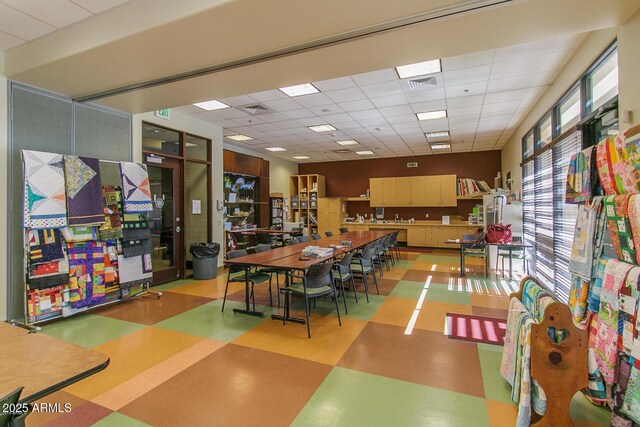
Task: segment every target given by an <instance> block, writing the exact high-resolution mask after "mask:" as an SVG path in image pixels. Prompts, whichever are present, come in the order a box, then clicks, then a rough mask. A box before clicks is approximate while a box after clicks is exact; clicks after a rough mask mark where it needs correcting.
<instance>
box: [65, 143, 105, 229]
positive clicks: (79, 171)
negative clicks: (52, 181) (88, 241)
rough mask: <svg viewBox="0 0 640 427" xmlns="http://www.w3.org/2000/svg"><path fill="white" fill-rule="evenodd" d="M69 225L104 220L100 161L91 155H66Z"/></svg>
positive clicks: (94, 222)
mask: <svg viewBox="0 0 640 427" xmlns="http://www.w3.org/2000/svg"><path fill="white" fill-rule="evenodd" d="M64 173H65V180H66V190H67V206H68V209H69V215H68V217H69V225H76V226H77V225H85V226H86V225H99V224H102V223H103V222H104V210H103V203H102V181H101V179H100V161H99V160H98V159H93V158H90V157H78V156H69V155H65V156H64Z"/></svg>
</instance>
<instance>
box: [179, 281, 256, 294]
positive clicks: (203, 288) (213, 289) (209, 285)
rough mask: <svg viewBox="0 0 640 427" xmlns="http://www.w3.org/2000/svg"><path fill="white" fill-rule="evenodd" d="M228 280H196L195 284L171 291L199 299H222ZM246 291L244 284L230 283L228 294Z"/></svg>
mask: <svg viewBox="0 0 640 427" xmlns="http://www.w3.org/2000/svg"><path fill="white" fill-rule="evenodd" d="M225 284H226V278H225V279H222V278H216V279H211V280H196V281H194V282H193V283H188V284H186V285H183V286H180V287H178V288H175V289H171V291H170V292H175V293H178V294H187V295H194V296H198V297H208V298H222V297H223V296H224V287H225ZM239 291H244V283H234V282H232V283H229V291H228V293H234V292H239Z"/></svg>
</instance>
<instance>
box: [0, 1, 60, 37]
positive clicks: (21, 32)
mask: <svg viewBox="0 0 640 427" xmlns="http://www.w3.org/2000/svg"><path fill="white" fill-rule="evenodd" d="M0 28H2V30H3V32H5V33H7V34H10V35H12V36H14V37H18V38H21V39H24V40H33V39H35V38H38V37H41V36H44V35H45V34H48V33H50V32H52V31H54V30H55V29H56V27H54V26H53V25H49V24H47V23H45V22H42V21H40V20H38V19H36V18H34V17H32V16H29V15H27V14H26V13H22V12H20V11H18V10H16V9H13V8H11V7H9V6H6V5H4V4H0Z"/></svg>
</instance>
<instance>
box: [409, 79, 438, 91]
mask: <svg viewBox="0 0 640 427" xmlns="http://www.w3.org/2000/svg"><path fill="white" fill-rule="evenodd" d="M437 85H438V84H437V83H436V78H435V77H425V78H424V79H415V80H409V89H412V90H413V89H418V88H420V89H425V88H426V87H427V86H437Z"/></svg>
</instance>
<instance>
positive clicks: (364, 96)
mask: <svg viewBox="0 0 640 427" xmlns="http://www.w3.org/2000/svg"><path fill="white" fill-rule="evenodd" d="M584 37H585V36H584V35H575V36H570V37H566V38H563V39H556V40H547V41H537V42H534V43H528V44H524V45H517V46H508V47H504V48H499V49H495V50H490V51H482V52H474V53H470V54H467V55H461V56H456V57H451V58H443V59H442V72H440V73H436V74H431V75H430V76H433V77H435V80H436V86H426V85H423V86H420V87H418V88H417V89H412V88H410V87H409V84H408V83H409V80H411V79H400V78H399V77H398V75H397V74H396V72H395V70H394V69H392V68H390V69H384V70H379V71H373V72H369V73H363V74H356V75H352V76H347V77H340V78H336V79H331V80H324V81H318V82H312V83H313V85H314V86H315V87H316V88H318V90H320V93H314V94H310V95H302V96H297V97H293V98H289V97H288V96H287V95H285V94H284V93H282V92H281V91H280V90H278V89H274V90H269V91H264V92H259V93H253V94H248V95H243V96H237V97H233V98H228V99H220V100H219V101H221V102H223V103H225V104H227V105H229V106H231V107H242V106H246V105H250V104H254V103H260V104H262V105H264V106H265V107H267V108H269V109H270V110H271V111H270V112H269V113H267V114H259V115H252V114H250V113H249V112H247V111H245V110H242V109H239V108H226V109H221V110H214V111H208V112H207V111H203V110H202V109H200V108H198V107H195V106H192V105H188V106H184V107H179V108H178V110H179V111H181V112H183V113H186V114H189V115H192V116H195V117H197V118H199V119H202V120H205V121H208V122H211V123H215V124H217V125H219V126H222V127H223V128H224V134H225V135H234V134H243V135H247V136H250V137H251V138H253V140H251V141H243V142H236V141H232V140H229V139H225V142H227V143H229V144H231V145H236V146H240V147H245V148H253V149H256V150H260V149H264V148H266V147H270V146H279V147H283V148H286V149H287V151H283V152H275V153H271V155H273V156H277V157H281V158H283V159H287V160H293V156H301V155H306V156H309V157H310V159H308V160H298V161H299V162H318V161H331V160H349V159H351V160H352V159H356V158H363V157H362V156H358V155H357V154H356V153H355V151H361V150H371V151H373V152H374V153H375V154H374V155H373V156H366V157H395V156H411V155H422V154H432V150H431V148H430V146H429V144H428V143H427V141H426V138H425V135H424V133H425V132H433V131H445V130H448V131H449V132H450V135H451V141H450V142H451V149H450V150H434V151H435V152H437V153H441V152H468V151H485V150H496V149H500V148H502V146H503V145H504V144H505V143H506V142H507V141H508V140H509V138H510V137H511V135H512V134H513V131H514V130H515V129H516V128H517V126H518V125H519V124H520V123H521V121H522V120H523V118H524V117H525V115H526V113H527V112H528V111H529V110H530V108H531V107H532V106H533V105H534V104H535V103H536V101H537V100H538V99H539V98H540V96H541V95H542V94H543V93H544V91H545V90H546V87H547V86H548V85H550V84H551V83H552V82H553V79H554V78H555V76H556V75H557V74H558V73H559V71H560V70H561V69H562V67H563V66H564V65H565V64H566V62H567V61H568V60H569V58H571V56H572V55H573V54H574V52H575V50H576V49H577V48H578V46H579V45H580V44H581V43H582V41H583V40H584ZM425 59H430V58H425ZM398 65H403V64H398ZM421 77H425V76H418V77H413V78H412V79H418V78H421ZM300 83H305V82H300ZM445 109H446V110H447V118H443V119H435V120H423V121H418V119H417V117H416V114H415V113H418V112H425V111H434V110H445ZM319 124H330V125H332V126H333V127H335V128H336V131H333V132H322V133H317V132H314V131H311V130H310V129H308V128H307V127H308V126H312V125H319ZM346 139H354V140H356V141H358V142H359V145H350V146H346V147H343V146H340V145H338V144H336V141H340V140H346ZM343 148H347V149H349V150H351V152H350V153H347V154H338V153H334V152H333V151H334V150H338V149H343Z"/></svg>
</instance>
